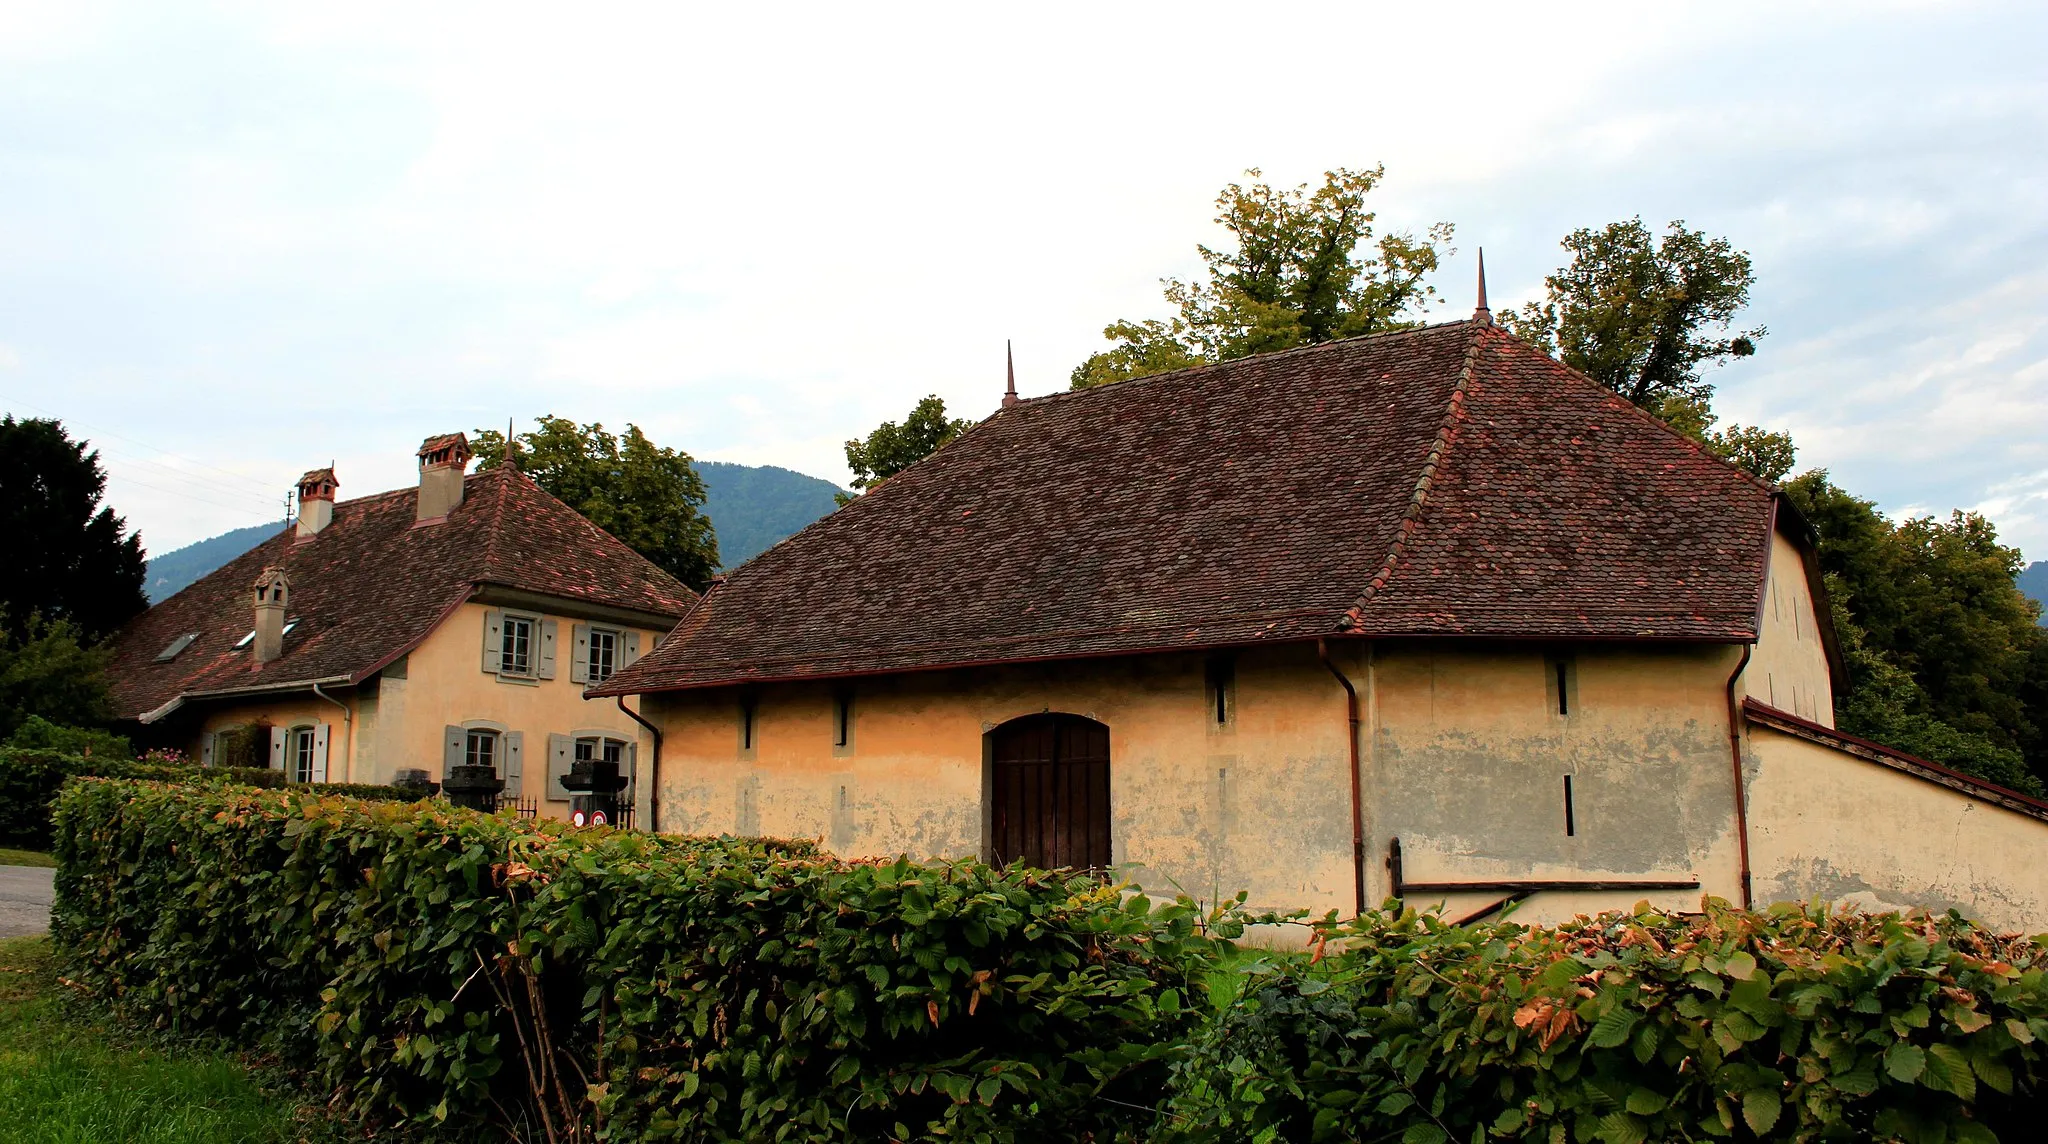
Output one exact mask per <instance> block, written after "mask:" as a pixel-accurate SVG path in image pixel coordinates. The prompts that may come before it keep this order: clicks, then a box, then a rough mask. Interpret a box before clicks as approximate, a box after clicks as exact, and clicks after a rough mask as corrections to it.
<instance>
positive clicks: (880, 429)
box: [839, 395, 974, 504]
mask: <svg viewBox="0 0 2048 1144" xmlns="http://www.w3.org/2000/svg"><path fill="white" fill-rule="evenodd" d="M972 424H974V422H972V421H969V420H967V419H966V418H948V417H947V416H946V403H945V402H944V401H941V400H940V399H939V398H938V396H937V395H933V396H930V397H927V398H925V399H924V400H923V401H920V402H918V403H917V407H916V408H914V409H912V410H911V411H910V416H908V417H905V418H904V419H903V423H902V424H900V425H899V424H897V423H896V422H894V421H884V422H882V423H881V424H880V425H877V426H875V429H874V431H873V432H871V433H869V434H868V435H867V436H866V437H865V438H863V439H861V440H858V441H848V442H847V443H846V467H847V468H849V469H852V470H853V474H854V475H853V487H854V488H857V489H859V490H861V491H862V492H866V491H867V490H869V489H872V488H874V487H875V486H876V485H879V484H881V483H882V482H883V481H885V480H887V479H888V478H890V477H893V476H895V475H896V474H897V473H900V472H902V471H903V470H905V469H907V468H909V467H910V466H912V465H915V464H916V463H918V462H919V461H922V460H924V459H925V458H926V457H929V456H931V455H932V454H933V453H935V452H937V451H938V448H939V446H941V445H944V444H945V443H946V442H948V441H951V440H952V439H953V438H955V437H958V436H959V435H960V434H962V433H964V432H966V430H967V427H968V426H970V425H972ZM852 499H853V498H852V497H850V496H847V495H845V494H843V493H842V494H840V497H839V503H841V504H845V503H846V502H848V501H850V500H852Z"/></svg>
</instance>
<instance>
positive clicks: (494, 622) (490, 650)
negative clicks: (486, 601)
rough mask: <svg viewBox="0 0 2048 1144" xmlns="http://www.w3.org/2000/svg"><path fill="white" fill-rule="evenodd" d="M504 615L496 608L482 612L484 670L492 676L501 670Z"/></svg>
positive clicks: (503, 652)
mask: <svg viewBox="0 0 2048 1144" xmlns="http://www.w3.org/2000/svg"><path fill="white" fill-rule="evenodd" d="M504 617H505V614H504V613H503V612H500V611H499V610H498V609H496V608H486V609H485V610H484V670H485V671H487V672H489V673H491V674H492V675H496V674H498V672H499V671H501V670H503V668H502V664H503V662H504V655H505V628H504Z"/></svg>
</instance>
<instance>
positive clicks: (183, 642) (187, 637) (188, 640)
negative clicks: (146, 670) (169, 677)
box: [156, 632, 256, 663]
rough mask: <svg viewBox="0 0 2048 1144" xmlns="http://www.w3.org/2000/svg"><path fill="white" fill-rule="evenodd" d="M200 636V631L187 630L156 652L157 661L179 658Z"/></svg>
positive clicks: (162, 661) (165, 661) (166, 661)
mask: <svg viewBox="0 0 2048 1144" xmlns="http://www.w3.org/2000/svg"><path fill="white" fill-rule="evenodd" d="M249 634H250V635H255V634H256V633H255V632H250V633H249ZM198 638H199V633H198V632H186V633H185V634H184V635H182V636H179V637H178V638H177V639H174V640H172V641H171V642H170V644H169V645H168V646H166V647H165V648H164V650H162V651H160V652H158V653H156V661H157V662H158V663H169V662H171V661H172V660H174V659H176V658H178V653H179V652H181V651H184V650H185V649H186V648H188V647H191V646H192V641H193V640H196V639H198Z"/></svg>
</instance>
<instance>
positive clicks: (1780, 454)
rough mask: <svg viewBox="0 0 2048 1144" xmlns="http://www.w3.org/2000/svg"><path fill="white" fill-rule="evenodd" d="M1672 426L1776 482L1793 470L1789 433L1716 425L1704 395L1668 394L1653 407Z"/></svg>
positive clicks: (1717, 420)
mask: <svg viewBox="0 0 2048 1144" xmlns="http://www.w3.org/2000/svg"><path fill="white" fill-rule="evenodd" d="M1653 412H1654V413H1656V415H1657V416H1659V417H1661V418H1663V419H1664V423H1665V424H1667V425H1669V426H1671V427H1672V428H1673V429H1676V430H1678V431H1679V432H1681V433H1683V434H1685V435H1686V436H1688V437H1691V438H1692V439H1693V440H1695V441H1698V442H1699V443H1700V444H1702V445H1705V446H1706V447H1707V449H1708V450H1709V451H1710V452H1712V453H1713V454H1714V455H1716V456H1718V457H1720V458H1722V459H1723V460H1725V461H1728V462H1731V463H1732V464H1734V465H1736V466H1737V467H1739V468H1741V469H1743V470H1744V471H1746V472H1748V473H1749V474H1750V475H1751V476H1754V477H1757V478H1759V479H1761V480H1766V481H1769V482H1771V483H1772V484H1777V483H1778V482H1779V481H1782V480H1784V479H1785V474H1787V473H1789V472H1791V471H1792V466H1793V464H1794V463H1796V462H1797V461H1798V459H1799V450H1798V447H1797V446H1795V445H1794V444H1793V443H1792V434H1790V433H1786V432H1784V431H1782V430H1775V429H1765V428H1762V427H1761V426H1756V425H1730V426H1728V427H1727V428H1726V429H1717V428H1715V426H1716V425H1718V424H1719V423H1720V420H1721V419H1720V417H1718V416H1716V415H1715V413H1714V411H1713V409H1712V408H1711V407H1710V406H1709V405H1708V402H1707V400H1706V399H1705V398H1703V397H1693V396H1689V395H1688V396H1675V397H1667V398H1665V399H1664V400H1663V401H1662V402H1660V403H1659V404H1658V406H1657V408H1656V409H1655V410H1653Z"/></svg>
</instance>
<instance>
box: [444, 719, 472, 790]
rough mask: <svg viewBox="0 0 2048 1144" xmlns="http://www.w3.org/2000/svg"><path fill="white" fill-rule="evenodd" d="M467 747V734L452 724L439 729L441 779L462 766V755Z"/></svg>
mask: <svg viewBox="0 0 2048 1144" xmlns="http://www.w3.org/2000/svg"><path fill="white" fill-rule="evenodd" d="M468 745H469V734H468V733H467V732H466V731H464V730H463V729H462V728H460V727H458V726H456V725H455V724H453V723H450V724H448V725H447V726H445V727H443V728H441V777H442V778H444V779H445V778H447V777H448V772H449V771H450V770H452V769H454V768H455V767H459V766H461V765H462V759H463V755H464V753H465V752H466V750H467V748H468Z"/></svg>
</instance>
